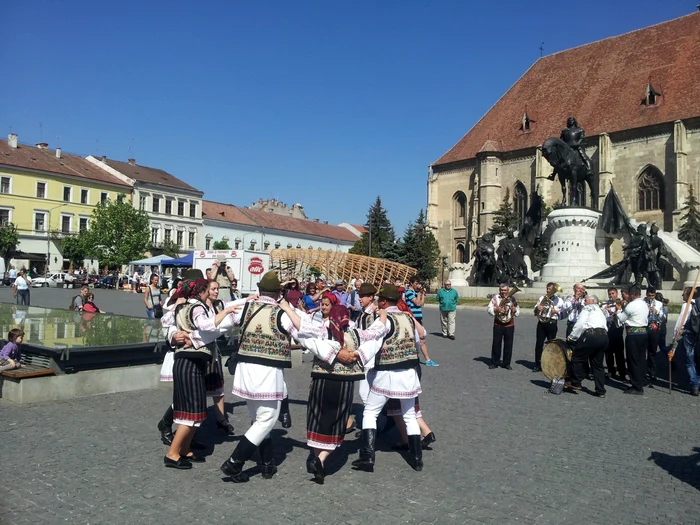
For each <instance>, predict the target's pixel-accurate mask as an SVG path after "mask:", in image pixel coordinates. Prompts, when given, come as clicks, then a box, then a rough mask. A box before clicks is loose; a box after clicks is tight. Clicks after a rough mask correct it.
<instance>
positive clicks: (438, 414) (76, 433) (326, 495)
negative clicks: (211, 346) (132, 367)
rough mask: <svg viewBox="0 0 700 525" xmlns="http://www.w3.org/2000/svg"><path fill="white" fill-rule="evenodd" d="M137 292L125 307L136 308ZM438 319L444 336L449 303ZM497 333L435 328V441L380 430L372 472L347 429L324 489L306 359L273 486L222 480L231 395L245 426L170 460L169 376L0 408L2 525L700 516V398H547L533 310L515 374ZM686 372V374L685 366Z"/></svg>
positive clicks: (470, 318) (431, 371)
mask: <svg viewBox="0 0 700 525" xmlns="http://www.w3.org/2000/svg"><path fill="white" fill-rule="evenodd" d="M2 293H5V292H4V291H3V292H2ZM107 293H113V294H118V293H119V292H101V294H105V295H106V294H107ZM66 295H67V296H69V295H68V294H66ZM126 295H127V296H128V294H126ZM52 297H55V296H52ZM115 297H116V296H115ZM136 297H138V298H139V299H141V300H142V297H141V296H134V297H133V299H132V298H131V297H125V298H124V297H122V298H121V299H120V300H125V301H133V304H132V307H133V305H135V304H137V303H138V301H136ZM35 298H36V299H37V301H36V304H40V301H39V294H36V296H35ZM3 299H4V300H7V298H5V297H4V298H3ZM58 300H59V299H57V301H58ZM66 304H67V303H66ZM98 304H100V303H99V302H98ZM106 309H107V310H111V311H116V310H117V308H116V307H113V308H106ZM425 317H426V325H427V328H428V331H429V332H433V333H437V332H439V319H438V315H437V310H435V309H426V315H425ZM491 325H492V323H491V319H490V318H489V317H488V316H487V315H486V313H485V312H482V311H474V310H460V311H458V313H457V340H456V341H449V340H443V339H442V337H438V336H436V335H430V336H429V337H428V345H429V348H430V351H431V354H432V357H433V359H435V360H436V361H437V362H439V363H440V365H441V366H440V367H439V368H424V370H423V385H424V390H425V392H424V394H423V395H422V396H421V406H422V408H423V411H424V415H425V418H426V420H427V422H428V423H429V425H430V426H431V427H432V429H433V430H434V431H435V433H436V435H437V442H436V443H435V445H434V447H433V450H432V451H426V452H425V453H424V462H425V468H424V470H423V472H420V473H416V472H414V471H412V470H411V468H410V467H409V466H408V464H407V463H406V461H405V460H404V459H403V458H402V457H401V456H400V455H399V453H397V452H393V451H390V450H389V447H390V445H391V444H392V442H393V441H394V440H395V439H396V436H395V434H393V431H392V433H389V434H387V435H384V436H382V438H381V439H380V442H379V448H380V452H378V454H377V465H376V470H375V473H374V474H368V473H364V472H356V471H353V470H352V469H351V467H350V461H352V459H354V457H355V455H356V451H357V448H358V442H357V441H356V440H354V438H353V436H352V435H350V436H349V437H350V440H349V441H348V442H346V443H345V444H344V446H343V448H342V449H341V450H340V451H339V452H336V453H335V454H334V455H333V456H331V460H330V461H331V463H330V464H329V466H328V468H327V470H328V471H330V475H329V476H328V477H327V478H326V484H325V485H323V486H318V485H316V484H314V483H313V482H311V481H310V475H308V474H307V473H306V470H305V459H306V457H307V453H308V450H307V448H306V444H305V430H304V429H305V416H306V406H305V404H306V397H307V392H308V385H309V371H310V363H304V364H303V365H302V366H301V367H296V368H294V369H292V370H289V371H288V372H287V373H286V378H287V382H288V385H289V390H290V397H291V399H292V400H293V402H292V417H293V420H294V426H293V427H292V428H291V429H289V432H287V431H285V430H283V429H282V428H281V427H280V425H279V424H278V425H277V427H276V428H275V430H274V436H273V439H274V443H275V448H276V460H277V463H278V464H279V474H278V475H277V476H275V478H274V479H272V480H263V479H261V477H260V476H259V475H258V474H257V471H256V469H255V466H254V463H252V462H249V463H248V464H247V466H248V467H249V468H250V469H251V473H252V474H254V475H253V477H252V479H251V481H250V482H249V483H247V484H238V485H236V484H233V483H225V482H223V481H222V475H221V474H220V472H219V470H218V467H219V465H220V464H221V463H222V462H223V461H224V460H225V459H226V458H227V456H228V455H229V454H230V453H231V451H232V450H233V448H234V446H235V444H236V442H237V440H238V439H239V437H238V435H241V434H242V433H243V432H245V430H246V429H247V428H248V425H249V417H248V412H247V409H246V408H245V406H243V404H242V403H241V400H239V399H238V398H235V397H233V396H231V395H230V394H227V402H228V403H227V406H228V407H229V410H230V409H231V407H232V406H233V408H234V413H233V416H232V423H233V424H234V426H235V427H236V431H237V434H238V435H237V436H236V437H234V438H232V439H231V440H227V439H224V438H223V437H222V435H221V434H219V433H218V432H217V431H216V429H215V428H214V426H213V424H212V421H213V414H210V419H209V420H208V421H207V423H206V424H205V426H203V428H202V430H201V431H200V439H201V440H202V441H205V442H206V443H208V444H210V445H211V446H212V448H213V450H211V449H210V451H209V453H210V454H211V457H209V458H207V462H206V463H205V464H201V465H199V464H197V465H195V467H194V469H193V470H191V471H175V470H171V469H166V468H164V467H163V455H164V453H165V447H164V445H162V444H161V443H160V441H159V439H158V433H157V431H156V428H155V426H156V422H157V421H158V419H159V418H160V416H161V415H162V412H163V411H164V409H165V408H166V406H167V405H168V404H169V403H170V398H171V385H170V384H164V385H163V386H162V388H159V389H156V390H147V391H140V392H134V393H125V394H112V395H105V396H97V397H91V398H85V399H76V400H73V401H70V402H62V403H45V404H37V405H29V406H22V407H20V406H16V405H12V404H10V403H8V402H4V401H1V400H0V421H2V423H1V424H0V442H1V443H2V459H1V464H0V505H1V506H2V509H0V511H1V513H0V523H3V524H4V523H7V524H21V523H134V524H143V523H187V522H195V521H196V522H201V523H226V524H230V523H257V524H261V523H331V524H332V523H356V524H360V523H364V524H368V523H469V524H472V523H493V524H512V523H526V524H536V523H542V524H550V523H568V524H581V523H591V524H613V523H672V524H681V523H698V522H700V437H699V436H700V424H699V423H698V407H699V406H700V402H699V398H695V397H691V396H689V395H688V394H687V393H685V392H674V393H673V394H672V395H669V394H668V393H667V390H666V389H665V388H664V387H665V385H659V386H657V388H656V389H654V390H648V391H647V392H646V393H645V395H644V396H642V397H636V396H634V397H632V398H631V399H630V398H629V396H625V395H623V394H622V391H621V390H619V389H618V388H616V387H615V386H614V385H613V384H612V383H611V384H610V385H608V396H607V398H606V399H602V400H601V399H598V398H595V397H593V396H591V395H587V394H585V393H581V394H563V395H561V396H554V395H550V394H546V393H545V388H543V387H544V386H545V382H544V378H543V377H542V375H541V374H533V373H531V372H530V370H529V369H528V368H526V367H525V366H524V365H523V364H522V363H521V361H526V362H528V363H529V362H530V361H531V360H532V354H533V346H534V330H535V319H534V317H533V316H531V315H529V313H528V312H525V313H524V315H523V317H522V318H520V319H518V322H517V326H516V337H515V346H514V358H513V359H514V363H513V368H514V370H513V371H506V370H503V369H497V370H493V371H490V370H488V369H487V363H486V362H485V359H486V358H488V356H489V355H490V346H491ZM563 329H564V325H563V323H562V325H561V326H560V330H563ZM662 370H663V369H662ZM677 375H678V376H679V378H681V384H682V385H683V384H685V383H684V382H685V381H686V379H685V372H684V371H682V370H679V371H678V373H677ZM230 384H231V378H230V377H228V378H227V391H228V392H230ZM584 386H589V387H591V388H592V383H589V382H584ZM355 399H356V401H359V397H357V396H356V398H355ZM348 454H350V457H349V458H348Z"/></svg>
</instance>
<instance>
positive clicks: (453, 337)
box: [447, 335, 455, 341]
mask: <svg viewBox="0 0 700 525" xmlns="http://www.w3.org/2000/svg"><path fill="white" fill-rule="evenodd" d="M447 337H449V338H450V339H452V340H453V341H454V340H455V336H454V335H448V336H447Z"/></svg>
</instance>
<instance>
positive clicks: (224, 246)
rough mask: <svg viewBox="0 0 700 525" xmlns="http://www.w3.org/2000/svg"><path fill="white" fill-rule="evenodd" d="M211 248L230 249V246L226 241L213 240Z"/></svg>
mask: <svg viewBox="0 0 700 525" xmlns="http://www.w3.org/2000/svg"><path fill="white" fill-rule="evenodd" d="M211 249H212V250H230V249H231V247H230V246H229V245H228V242H226V241H214V244H212V247H211Z"/></svg>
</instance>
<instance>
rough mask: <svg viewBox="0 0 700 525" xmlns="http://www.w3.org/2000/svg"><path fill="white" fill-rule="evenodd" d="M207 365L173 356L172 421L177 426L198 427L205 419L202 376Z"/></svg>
mask: <svg viewBox="0 0 700 525" xmlns="http://www.w3.org/2000/svg"><path fill="white" fill-rule="evenodd" d="M208 364H209V363H207V362H206V361H204V360H202V359H191V358H188V357H180V358H178V357H177V355H176V356H175V364H174V365H173V387H174V388H173V420H174V422H175V423H177V424H178V425H187V426H190V427H191V426H199V425H200V424H201V422H202V421H204V420H205V419H206V418H207V389H206V387H205V382H204V375H205V373H206V370H207V366H208Z"/></svg>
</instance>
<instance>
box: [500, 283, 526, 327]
mask: <svg viewBox="0 0 700 525" xmlns="http://www.w3.org/2000/svg"><path fill="white" fill-rule="evenodd" d="M519 291H521V290H520V288H518V285H517V284H516V285H514V286H513V288H511V289H510V291H509V292H508V295H506V296H505V297H504V298H503V299H501V302H500V303H499V305H498V307H499V308H503V309H504V310H505V311H504V312H498V313H497V314H496V319H498V322H499V323H500V324H508V323H510V320H511V319H512V318H513V312H512V311H511V309H510V308H508V304H509V303H510V302H511V297H513V296H514V295H515V294H516V293H518V292H519Z"/></svg>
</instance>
